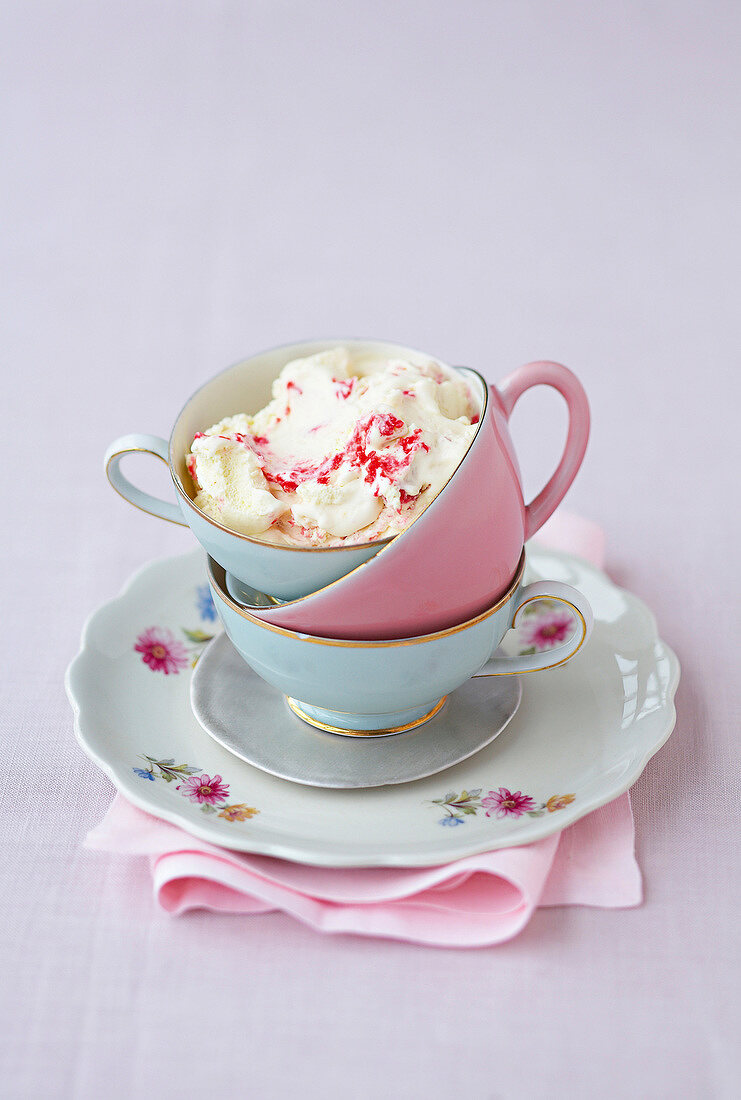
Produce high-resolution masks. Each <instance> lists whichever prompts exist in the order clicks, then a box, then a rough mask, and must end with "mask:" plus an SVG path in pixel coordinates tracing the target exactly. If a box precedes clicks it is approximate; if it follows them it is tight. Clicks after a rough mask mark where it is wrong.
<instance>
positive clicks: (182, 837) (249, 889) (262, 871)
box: [85, 512, 642, 947]
mask: <svg viewBox="0 0 741 1100" xmlns="http://www.w3.org/2000/svg"><path fill="white" fill-rule="evenodd" d="M538 541H539V542H541V543H542V544H544V545H549V546H552V547H554V548H558V549H564V550H568V551H570V552H571V553H574V554H578V555H579V556H580V557H582V558H586V559H588V560H590V561H592V562H594V563H595V564H596V565H601V564H602V561H603V558H604V535H603V533H602V531H601V530H600V529H599V528H598V527H596V526H595V525H594V524H592V523H590V522H589V521H587V520H584V519H582V518H580V517H577V516H571V515H568V514H567V513H563V512H560V513H557V514H556V515H555V516H554V517H553V518H552V519H551V520H550V521H549V522H548V523H547V524H546V525H545V526H544V527H543V529H542V531H541V533H540V537H539V540H538ZM85 843H86V846H87V847H88V848H96V849H99V850H101V851H107V852H114V853H118V854H128V855H136V856H147V857H148V858H149V860H150V864H151V868H152V877H153V882H154V895H155V898H156V900H157V902H158V903H159V904H160V905H161V906H162V908H163V909H165V910H166V911H167V912H169V913H173V914H180V913H185V912H187V911H188V910H189V909H211V910H215V911H218V912H226V913H242V914H256V913H270V912H275V911H281V912H284V913H288V914H290V915H291V916H294V917H296V918H297V919H298V920H300V921H303V922H304V923H305V924H308V925H309V926H310V927H312V928H314V929H316V930H317V931H320V932H346V933H354V934H356V935H366V936H385V937H389V938H394V939H400V940H407V941H410V942H414V943H423V944H429V945H435V946H440V947H481V946H485V945H490V944H496V943H502V942H503V941H505V940H508V939H511V938H512V937H513V936H515V935H517V933H518V932H520V931H521V930H522V929H523V928H524V927H525V925H526V924H527V923H528V921H529V920H530V917H531V916H532V914H533V912H534V911H535V909H536V908H538V907H539V906H552V905H592V906H599V907H601V908H629V907H631V906H635V905H639V904H640V902H641V897H642V888H641V874H640V870H639V868H638V865H637V863H636V860H635V855H634V830H633V815H632V812H631V808H630V798H629V795H627V794H624V795H622V796H621V797H620V798H617V799H616V800H615V801H614V802H612V803H610V805H608V806H603V807H602V808H601V809H599V810H596V811H594V813H591V814H589V815H587V816H586V817H583V818H581V820H579V821H577V822H575V824H573V825H571V826H569V827H568V828H567V829H564V830H563V832H561V833H558V834H554V835H552V836H549V837H546V838H545V839H544V840H540V841H537V842H536V843H534V844H529V845H524V846H521V847H517V848H500V849H499V850H497V851H494V852H485V853H483V854H480V855H475V856H468V857H466V858H465V859H459V860H456V861H454V862H453V863H449V864H445V865H444V866H438V867H423V868H376V867H370V868H357V869H352V868H351V869H348V868H341V869H339V868H338V869H334V868H326V867H312V866H307V865H304V864H299V863H290V862H288V861H286V860H281V859H274V858H272V857H270V856H257V855H249V854H246V853H242V852H233V851H229V850H227V849H224V848H219V847H217V846H215V845H213V844H208V843H206V842H205V841H202V840H198V839H196V838H195V837H192V836H190V835H189V834H188V833H186V832H185V831H184V830H182V829H180V828H179V827H178V826H176V825H170V824H169V823H167V822H165V821H160V820H159V819H158V818H156V817H152V816H151V815H150V814H147V813H145V812H143V811H142V810H139V809H136V808H135V807H134V806H132V805H131V804H130V803H129V802H127V801H126V799H124V798H123V797H122V796H121V795H117V796H116V798H115V800H114V802H113V804H112V806H111V808H110V810H109V811H108V813H107V814H106V816H105V818H104V819H103V821H102V822H101V823H100V825H98V826H97V828H95V829H93V830H92V831H91V832H90V833H89V834H88V836H87V839H86V842H85Z"/></svg>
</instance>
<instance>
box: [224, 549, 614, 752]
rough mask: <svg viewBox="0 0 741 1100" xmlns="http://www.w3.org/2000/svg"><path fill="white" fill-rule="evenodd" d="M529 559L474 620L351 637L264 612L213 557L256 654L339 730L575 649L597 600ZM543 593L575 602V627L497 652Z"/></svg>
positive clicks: (418, 719)
mask: <svg viewBox="0 0 741 1100" xmlns="http://www.w3.org/2000/svg"><path fill="white" fill-rule="evenodd" d="M524 566H525V556H524V553H523V556H522V558H521V559H520V565H519V568H518V570H517V573H516V575H515V577H514V579H513V581H512V583H511V585H510V587H509V588H508V590H507V592H506V593H505V594H504V595H503V596H502V597H501V598H500V599H499V600H498V601H497V602H496V603H495V604H494V605H493V606H492V607H490V608H489V609H488V610H487V611H485V612H483V613H482V614H480V615H477V616H476V617H475V618H473V619H469V620H468V621H467V622H463V623H460V624H459V625H457V626H453V627H450V628H449V629H447V630H441V631H438V632H437V633H435V634H425V635H423V636H421V637H417V638H403V639H397V640H390V641H347V640H343V639H337V638H319V637H315V636H313V635H310V634H299V633H298V632H297V631H293V630H287V629H285V628H283V627H278V626H275V625H273V624H271V623H268V622H264V621H263V620H261V619H257V618H255V616H254V615H251V614H250V612H249V611H248V610H246V609H245V608H244V607H242V606H240V604H239V603H237V602H236V601H235V600H234V599H233V598H232V597H231V596H230V594H229V591H228V589H227V583H226V574H225V571H224V569H223V567H222V566H220V565H219V564H218V563H217V562H215V561H214V560H213V558H209V559H208V573H209V581H210V584H211V591H212V593H213V596H214V602H215V604H216V610H217V612H218V614H219V617H220V619H221V621H222V623H223V624H224V628H225V630H226V633H227V635H228V637H229V639H230V640H231V642H232V644H233V645H234V647H235V648H236V650H237V652H238V653H239V654H240V655H241V656H242V657H243V659H244V660H245V661H246V662H247V664H248V665H250V666H251V668H253V669H254V670H255V672H257V673H258V675H259V676H261V677H262V678H263V679H264V680H266V681H267V683H269V684H272V686H273V687H275V688H276V689H277V690H278V691H280V692H282V693H283V694H284V695H285V696H286V699H287V701H288V705H289V706H290V707H291V709H292V710H293V711H294V713H295V714H297V715H298V716H299V717H300V718H303V719H304V720H305V721H306V722H309V723H310V724H311V725H313V726H316V727H317V728H319V729H322V730H327V731H329V732H330V733H341V734H351V735H373V736H381V735H386V734H392V733H401V732H403V731H405V730H409V729H413V728H414V727H415V726H419V725H421V724H422V723H423V722H426V721H427V720H428V719H430V718H432V717H433V715H435V714H436V713H437V712H438V711H439V710H440V709H441V707H442V706H443V705H444V703H445V699H446V697H447V696H448V695H449V694H450V692H452V691H455V690H456V688H459V687H460V686H461V685H462V684H464V683H465V682H466V681H467V680H469V679H470V678H471V677H472V676H482V675H483V676H505V675H510V674H512V673H522V672H537V671H541V670H544V669H549V668H555V667H557V666H558V665H562V664H564V663H565V662H566V661H568V660H570V659H571V657H573V656H574V654H575V653H576V652H577V651H578V650H579V649H580V648H581V646H582V645H583V644H584V642H585V641H586V640H587V638H588V637H589V634H590V632H591V629H592V622H593V619H592V611H591V608H590V606H589V603H588V601H587V600H586V598H585V597H584V596H583V595H582V594H581V592H578V591H577V590H576V589H575V588H572V587H571V586H570V585H567V584H561V583H560V582H559V581H538V582H536V583H535V584H528V585H523V584H522V575H523V571H524ZM542 599H549V600H556V601H558V602H560V603H563V604H565V605H567V607H568V608H569V610H570V611H571V612H572V614H573V615H574V616H575V619H576V622H577V630H576V631H575V632H574V634H573V636H572V637H571V638H570V639H569V640H568V641H566V642H565V643H564V644H563V645H561V646H559V647H557V648H554V649H551V650H548V651H547V652H541V653H531V654H527V655H523V656H506V655H504V654H496V655H495V656H492V655H493V654H494V651H495V650H496V648H497V646H498V645H499V643H500V642H501V640H502V638H503V637H504V635H505V634H506V632H507V631H508V630H509V628H510V627H511V626H512V625H513V624H514V623H515V620H516V617H517V615H518V613H519V611H520V610H521V609H522V608H523V607H525V605H526V604H530V603H532V602H533V601H535V600H542ZM248 702H249V701H248V700H245V705H247V704H248Z"/></svg>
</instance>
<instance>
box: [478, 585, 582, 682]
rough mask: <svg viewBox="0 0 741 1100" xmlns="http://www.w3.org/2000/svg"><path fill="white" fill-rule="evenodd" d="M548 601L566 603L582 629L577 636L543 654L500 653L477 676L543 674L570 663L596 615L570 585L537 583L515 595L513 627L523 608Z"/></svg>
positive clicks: (527, 586)
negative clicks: (517, 655)
mask: <svg viewBox="0 0 741 1100" xmlns="http://www.w3.org/2000/svg"><path fill="white" fill-rule="evenodd" d="M544 599H546V600H558V602H559V603H563V604H566V606H567V607H568V608H569V610H570V611H572V612H573V613H574V614H575V615H576V619H577V622H578V623H579V625H580V627H581V629H580V630H577V632H576V634H575V635H574V637H573V638H570V639H569V641H568V642H564V643H563V645H560V646H555V647H554V648H553V649H547V650H543V651H541V652H540V653H527V654H524V655H523V656H521V657H506V656H504V654H501V655H500V654H498V655H497V656H495V657H492V658H491V659H490V660H488V661H487V662H486V664H485V665H484V667H483V668H482V669H481V671H480V672H477V673H476V675H477V676H509V675H511V674H512V673H515V672H542V671H544V670H545V669H547V668H558V666H559V665H564V664H566V662H567V661H570V660H571V658H572V657H573V656H574V654H575V653H576V652H577V651H578V650H580V649H581V647H582V646H583V645H584V643H585V642H586V640H587V638H588V637H589V635H590V634H591V633H592V626H593V625H594V616H593V615H592V609H591V607H590V606H589V601H588V600H587V599H586V597H585V596H583V595H582V594H581V592H578V591H577V590H576V588H572V587H571V585H570V584H561V582H560V581H536V582H535V583H534V584H526V585H525V587H524V588H521V589H520V591H519V592H518V593H517V595H516V596H515V609H514V615H513V616H512V626H515V625H516V623H517V616H518V615H519V613H520V611H521V610H522V608H523V607H525V606H527V604H529V603H533V602H534V601H535V600H544Z"/></svg>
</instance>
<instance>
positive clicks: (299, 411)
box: [186, 347, 478, 546]
mask: <svg viewBox="0 0 741 1100" xmlns="http://www.w3.org/2000/svg"><path fill="white" fill-rule="evenodd" d="M477 421H478V416H477V415H476V412H475V409H474V406H473V402H472V399H471V395H470V393H469V390H468V387H467V385H466V383H465V381H464V380H463V379H462V378H461V377H459V376H457V375H454V374H453V373H452V372H451V371H449V370H444V369H443V368H442V367H440V366H439V365H438V364H436V363H434V362H432V361H424V362H421V363H413V362H410V361H407V360H404V359H389V358H381V357H378V356H370V355H365V356H361V355H356V356H351V354H350V352H349V351H348V350H347V349H346V348H342V347H339V348H334V349H332V350H331V351H324V352H320V353H319V354H316V355H312V356H309V357H308V358H305V359H296V360H294V361H293V362H290V363H288V364H287V365H286V366H285V367H284V368H283V370H282V371H281V373H280V375H279V376H278V378H277V379H276V380H275V382H274V383H273V396H272V401H271V402H270V403H269V404H268V405H266V406H265V408H264V409H261V410H260V412H258V413H255V414H254V415H253V416H249V415H247V414H245V413H239V414H237V415H235V416H230V417H227V418H226V419H224V420H222V421H220V422H219V423H218V424H214V425H213V426H212V427H211V428H208V429H207V430H206V431H205V432H199V433H198V434H197V435H196V436H195V438H194V440H193V444H192V446H191V450H190V454H188V456H187V459H186V464H187V467H188V472H189V473H190V476H191V478H192V479H193V482H194V484H195V486H196V489H197V495H196V497H195V504H196V505H197V507H199V508H200V509H201V510H202V511H204V512H206V513H207V514H208V515H209V516H211V517H212V518H213V519H216V520H217V521H218V522H219V523H222V524H223V525H224V526H225V527H229V528H231V529H232V530H235V531H239V532H242V533H244V534H247V535H252V536H255V537H258V538H260V539H263V540H265V541H268V542H272V543H279V544H281V543H282V544H284V545H308V546H328V545H342V544H346V543H350V544H352V543H357V542H366V541H371V540H374V539H381V538H388V537H390V536H392V535H395V534H398V532H400V531H402V530H403V529H404V528H405V527H406V526H408V524H409V523H411V521H412V520H413V519H414V518H415V517H416V516H417V515H418V514H419V512H420V511H421V510H422V509H424V508H426V507H427V505H428V504H429V503H430V501H431V500H433V499H434V497H435V496H437V494H438V493H439V492H440V490H441V489H442V488H443V486H444V485H445V483H446V482H447V480H448V479H449V477H450V476H451V474H452V473H453V471H454V470H455V468H456V467H457V466H458V464H459V463H460V461H461V459H462V458H463V456H464V455H465V453H466V451H467V449H468V447H469V446H470V444H471V442H472V440H473V437H474V435H475V434H476V423H477Z"/></svg>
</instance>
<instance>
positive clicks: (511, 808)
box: [481, 787, 536, 817]
mask: <svg viewBox="0 0 741 1100" xmlns="http://www.w3.org/2000/svg"><path fill="white" fill-rule="evenodd" d="M481 805H482V806H483V808H484V809H485V810H486V816H487V817H495V816H496V817H522V815H523V814H524V813H528V811H530V810H534V809H535V808H536V806H535V802H534V801H533V800H532V798H531V797H530V795H529V794H523V793H522V791H515V793H514V794H513V793H512V791H508V790H507V788H506V787H500V788H499V790H498V791H489V793H488V795H487V796H486V798H482V799H481Z"/></svg>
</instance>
